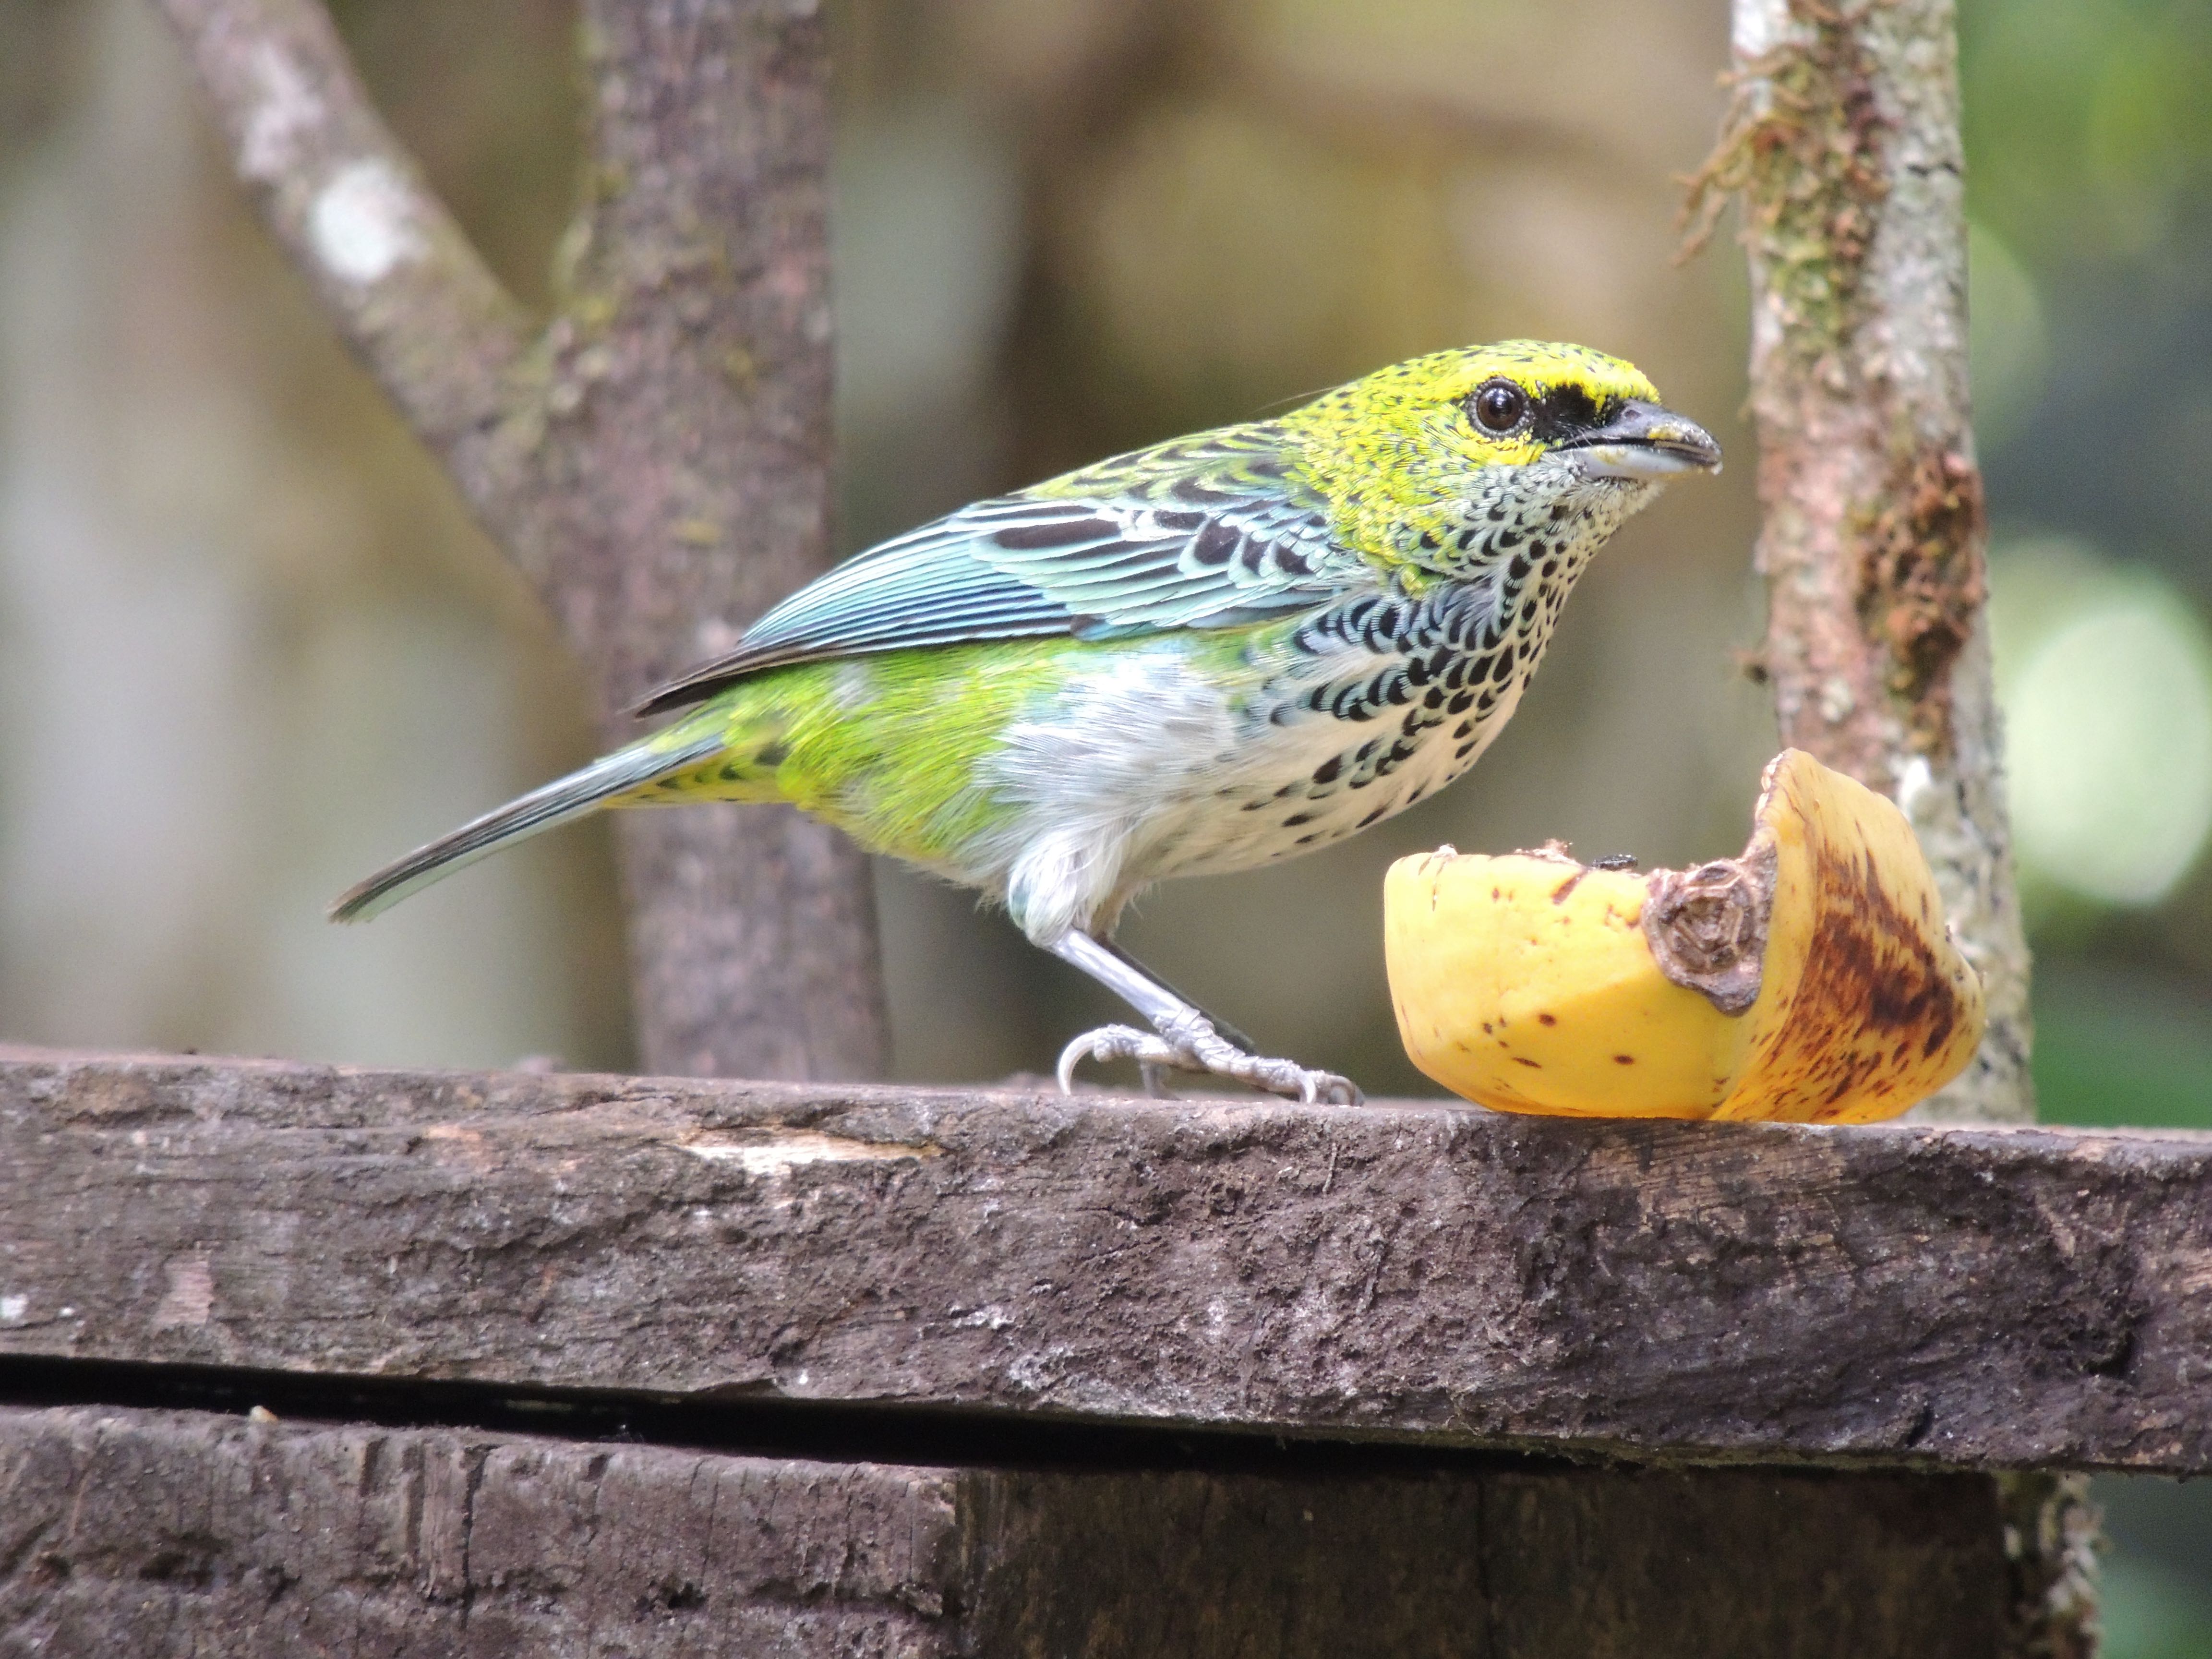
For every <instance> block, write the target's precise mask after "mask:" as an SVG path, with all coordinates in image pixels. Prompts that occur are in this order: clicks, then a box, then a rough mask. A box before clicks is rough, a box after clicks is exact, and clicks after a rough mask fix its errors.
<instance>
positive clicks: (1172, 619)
mask: <svg viewBox="0 0 2212 1659" xmlns="http://www.w3.org/2000/svg"><path fill="white" fill-rule="evenodd" d="M1362 570H1363V567H1362V566H1361V565H1360V564H1359V562H1358V559H1357V558H1356V557H1355V556H1352V555H1351V554H1349V553H1348V552H1346V551H1344V550H1341V549H1339V548H1337V547H1335V546H1334V545H1333V544H1332V543H1331V541H1330V538H1329V533H1328V517H1327V513H1326V509H1325V505H1324V503H1323V502H1322V500H1321V498H1320V497H1319V496H1318V495H1316V494H1315V493H1314V492H1313V491H1312V490H1311V489H1308V488H1305V487H1304V486H1303V485H1300V484H1297V483H1293V482H1291V481H1290V480H1289V479H1288V478H1286V477H1285V458H1284V455H1283V453H1282V449H1281V447H1280V441H1279V440H1278V439H1276V438H1275V437H1274V436H1273V433H1272V431H1271V430H1270V428H1264V427H1261V428H1231V430H1229V431H1226V432H1222V433H1215V434H1211V435H1207V436H1205V437H1202V438H1195V439H1185V440H1182V441H1179V442H1176V443H1173V444H1167V445H1163V446H1161V447H1158V448H1157V449H1152V450H1145V451H1140V452H1139V453H1136V454H1134V455H1129V456H1124V457H1121V458H1120V459H1117V460H1113V461H1106V462H1102V463H1100V464H1099V465H1097V466H1094V467H1090V468H1086V469H1085V470H1084V471H1081V472H1075V473H1071V474H1069V475H1068V476H1067V477H1064V478H1059V479H1055V480H1054V481H1053V482H1052V483H1048V484H1041V485H1039V486H1037V488H1036V489H1032V490H1025V491H1024V492H1022V493H1021V494H1019V495H1006V496H1001V497H1000V498H998V499H996V500H994V501H978V502H976V503H975V505H974V506H972V507H963V508H962V509H961V510H960V511H959V512H957V513H951V514H949V515H947V516H946V517H945V518H942V519H939V520H937V521H936V522H935V523H933V524H928V525H925V526H922V527H921V529H919V530H915V531H910V532H908V533H907V534H905V535H903V536H899V537H896V538H893V539H892V540H890V541H888V542H884V543H882V544H879V545H878V546H875V547H872V548H870V549H869V550H867V551H866V552H865V553H860V554H858V555H855V556H854V557H852V558H850V559H848V560H847V561H846V562H844V563H843V564H841V565H839V566H838V567H837V568H836V569H834V570H831V571H829V573H828V574H825V575H823V576H822V577H820V578H819V579H818V580H815V581H812V582H810V583H809V584H808V585H807V586H805V587H802V588H801V589H799V592H796V593H793V595H792V596H791V597H790V598H789V599H786V600H784V601H783V602H782V603H781V605H777V606H775V609H773V610H771V611H769V612H768V613H767V614H766V615H765V616H763V617H762V618H761V619H760V620H759V621H758V622H757V623H754V624H753V626H752V627H751V628H750V629H748V630H747V631H746V634H745V636H744V639H743V640H742V641H740V642H739V643H738V647H737V648H736V649H735V650H734V651H732V653H730V654H729V655H727V656H726V657H722V658H720V659H717V660H716V661H714V662H710V663H707V664H705V665H702V666H701V667H698V668H696V669H694V670H692V671H690V673H688V674H685V675H684V676H683V677H682V678H679V679H677V680H673V681H671V682H670V683H669V684H666V685H665V686H663V687H661V688H660V689H659V690H657V691H655V692H653V694H652V696H649V697H647V699H646V700H645V702H642V703H641V704H640V705H639V707H638V710H637V712H638V713H639V714H658V713H659V712H660V711H661V710H663V709H668V708H682V707H683V706H684V705H685V704H687V703H693V702H702V701H703V700H704V699H706V698H707V697H709V696H713V695H714V692H716V691H718V690H720V689H721V688H722V687H724V686H726V685H727V684H730V683H731V682H732V681H734V680H737V679H740V678H744V676H746V675H748V674H752V673H757V672H758V671H761V670H762V669H765V668H775V667H781V666H783V665H786V664H789V663H799V662H813V661H817V660H819V659H823V658H825V657H842V656H850V655H854V654H856V653H863V652H871V651H890V650H896V649H900V648H903V647H914V646H930V645H956V644H960V643H963V642H965V641H974V640H997V639H1018V638H1033V637H1039V636H1043V635H1055V634H1060V635H1074V636H1075V637H1077V638H1079V639H1109V638H1115V637H1118V636H1121V635H1129V634H1138V633H1150V632H1155V631H1158V630H1160V629H1172V628H1225V627H1231V626H1234V625H1236V624H1237V623H1245V622H1253V621H1257V620H1259V619H1261V618H1262V617H1270V616H1277V615H1281V614H1284V613H1285V612H1288V611H1300V610H1304V609H1305V608H1307V607H1308V606H1310V605H1316V604H1319V603H1321V602H1322V601H1323V600H1326V599H1331V598H1334V597H1336V596H1339V595H1340V594H1341V593H1342V592H1344V589H1345V586H1346V582H1347V581H1348V580H1350V581H1356V580H1359V579H1360V574H1361V572H1362Z"/></svg>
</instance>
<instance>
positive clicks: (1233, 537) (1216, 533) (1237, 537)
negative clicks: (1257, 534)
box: [1190, 519, 1244, 565]
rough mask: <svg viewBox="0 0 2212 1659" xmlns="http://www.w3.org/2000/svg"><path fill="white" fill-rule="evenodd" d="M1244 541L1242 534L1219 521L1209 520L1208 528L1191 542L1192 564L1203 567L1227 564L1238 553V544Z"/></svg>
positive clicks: (1207, 522)
mask: <svg viewBox="0 0 2212 1659" xmlns="http://www.w3.org/2000/svg"><path fill="white" fill-rule="evenodd" d="M1243 539H1244V537H1243V532H1240V531H1238V530H1237V529H1235V528H1233V527H1232V526H1229V525H1225V524H1224V523H1222V522H1221V520H1218V519H1209V520H1207V521H1206V528H1205V529H1203V530H1201V531H1200V532H1198V534H1197V536H1196V537H1195V538H1193V540H1192V542H1191V544H1190V556H1191V562H1193V563H1194V564H1202V565H1224V564H1227V563H1228V562H1229V561H1230V559H1231V556H1233V555H1234V554H1235V553H1236V551H1237V544H1238V543H1240V542H1242V541H1243Z"/></svg>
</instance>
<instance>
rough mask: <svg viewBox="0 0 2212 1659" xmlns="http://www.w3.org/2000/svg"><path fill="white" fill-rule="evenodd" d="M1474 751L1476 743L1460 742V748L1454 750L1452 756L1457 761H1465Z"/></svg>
mask: <svg viewBox="0 0 2212 1659" xmlns="http://www.w3.org/2000/svg"><path fill="white" fill-rule="evenodd" d="M1473 753H1474V744H1473V743H1471V742H1469V743H1463V744H1460V746H1459V747H1458V748H1456V749H1455V750H1452V758H1453V759H1454V760H1456V761H1463V760H1465V759H1466V758H1467V757H1468V756H1469V755H1471V754H1473Z"/></svg>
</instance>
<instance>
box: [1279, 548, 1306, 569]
mask: <svg viewBox="0 0 2212 1659" xmlns="http://www.w3.org/2000/svg"><path fill="white" fill-rule="evenodd" d="M1275 568H1276V569H1278V570H1279V571H1281V572H1282V573H1283V574H1285V575H1288V576H1310V575H1312V574H1313V561H1312V560H1311V559H1309V558H1308V557H1306V556H1305V555H1304V554H1303V553H1300V552H1297V551H1295V550H1292V549H1291V548H1287V547H1279V548H1277V549H1276V550H1275Z"/></svg>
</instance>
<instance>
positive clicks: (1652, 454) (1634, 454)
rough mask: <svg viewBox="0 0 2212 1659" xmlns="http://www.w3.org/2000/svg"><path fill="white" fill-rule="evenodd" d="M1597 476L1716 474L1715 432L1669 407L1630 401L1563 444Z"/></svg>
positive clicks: (1718, 461) (1718, 452)
mask: <svg viewBox="0 0 2212 1659" xmlns="http://www.w3.org/2000/svg"><path fill="white" fill-rule="evenodd" d="M1564 447H1565V448H1567V449H1569V450H1571V451H1572V452H1573V453H1574V454H1575V455H1576V456H1577V458H1578V459H1580V460H1581V462H1582V464H1583V470H1584V471H1586V472H1587V473H1589V476H1590V477H1593V478H1639V479H1647V480H1648V479H1653V478H1668V477H1673V476H1674V474H1675V473H1677V472H1693V471H1694V472H1717V471H1720V470H1721V447H1720V446H1719V445H1718V444H1717V443H1715V442H1714V441H1713V436H1712V434H1711V433H1710V432H1708V431H1706V430H1705V428H1703V427H1701V426H1699V424H1698V423H1697V422H1695V421H1692V420H1686V419H1684V418H1683V417H1682V416H1680V415H1677V414H1676V413H1674V410H1671V409H1662V408H1660V407H1659V405H1658V404H1646V403H1638V401H1636V400H1635V399H1634V398H1631V399H1629V400H1628V401H1627V402H1626V403H1624V404H1621V406H1620V413H1619V414H1617V415H1616V416H1613V419H1611V420H1610V421H1607V422H1606V423H1605V424H1604V425H1603V426H1601V427H1598V428H1594V429H1593V430H1591V431H1589V432H1585V433H1583V435H1581V436H1580V437H1578V438H1576V439H1575V440H1573V441H1571V442H1570V443H1568V444H1566V445H1565V446H1564Z"/></svg>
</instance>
